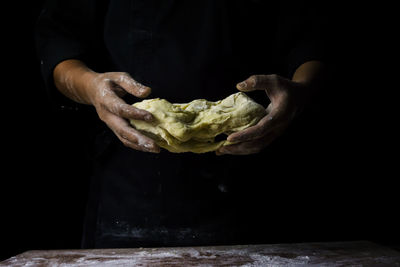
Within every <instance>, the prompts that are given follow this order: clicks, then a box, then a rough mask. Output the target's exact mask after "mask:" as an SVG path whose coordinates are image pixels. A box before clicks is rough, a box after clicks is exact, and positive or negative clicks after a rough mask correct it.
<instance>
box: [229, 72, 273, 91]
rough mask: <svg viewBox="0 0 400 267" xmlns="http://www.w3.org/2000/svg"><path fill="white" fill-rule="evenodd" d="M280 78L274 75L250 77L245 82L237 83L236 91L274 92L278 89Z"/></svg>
mask: <svg viewBox="0 0 400 267" xmlns="http://www.w3.org/2000/svg"><path fill="white" fill-rule="evenodd" d="M279 81H280V76H278V75H276V74H270V75H252V76H250V77H249V78H248V79H247V80H245V81H243V82H241V83H238V84H237V85H236V87H237V89H239V90H240V91H243V92H250V91H254V90H267V91H274V90H276V89H277V88H278V85H279Z"/></svg>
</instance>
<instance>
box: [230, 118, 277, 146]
mask: <svg viewBox="0 0 400 267" xmlns="http://www.w3.org/2000/svg"><path fill="white" fill-rule="evenodd" d="M275 114H276V112H274V111H272V112H271V113H269V114H267V115H266V116H264V117H263V118H262V119H261V120H260V121H259V122H258V123H257V124H256V125H254V126H251V127H249V128H247V129H245V130H242V131H239V132H236V133H232V134H230V135H229V136H228V137H227V140H228V141H229V142H245V141H250V140H254V139H259V138H261V137H263V136H265V135H266V134H268V132H270V131H272V130H273V129H274V128H275V126H276V125H277V121H278V120H277V119H276V118H275Z"/></svg>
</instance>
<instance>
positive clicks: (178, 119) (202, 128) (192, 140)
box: [130, 92, 266, 153]
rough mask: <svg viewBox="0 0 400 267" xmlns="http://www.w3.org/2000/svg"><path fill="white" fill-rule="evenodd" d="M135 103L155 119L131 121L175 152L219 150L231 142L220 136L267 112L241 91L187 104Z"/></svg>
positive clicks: (245, 124)
mask: <svg viewBox="0 0 400 267" xmlns="http://www.w3.org/2000/svg"><path fill="white" fill-rule="evenodd" d="M133 106H135V107H137V108H140V109H144V110H147V111H149V112H150V113H152V114H153V116H154V121H153V122H145V121H140V120H131V121H130V122H131V124H132V125H133V126H134V127H135V128H136V129H137V130H139V131H140V132H142V133H143V134H145V135H147V136H149V137H151V138H153V139H154V140H155V141H156V143H157V144H158V145H159V146H160V147H162V148H165V149H167V150H168V151H170V152H174V153H181V152H194V153H205V152H210V151H215V150H217V149H218V148H220V147H221V146H223V145H228V144H231V143H230V142H228V141H227V140H224V141H215V140H214V139H215V137H216V136H217V135H220V134H226V135H229V134H231V133H233V132H237V131H240V130H243V129H246V128H248V127H250V126H253V125H255V124H256V123H257V122H258V121H259V120H260V119H261V118H262V117H264V116H265V115H266V111H265V108H264V107H263V106H261V105H260V104H258V103H256V102H254V101H253V100H252V99H251V98H250V97H248V96H247V95H246V94H244V93H241V92H239V93H236V94H233V95H230V96H228V97H227V98H225V99H223V100H220V101H217V102H210V101H207V100H205V99H197V100H193V101H192V102H190V103H187V104H171V103H170V102H168V101H167V100H165V99H159V98H155V99H148V100H143V101H142V102H138V103H135V104H133Z"/></svg>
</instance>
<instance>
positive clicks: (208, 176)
mask: <svg viewBox="0 0 400 267" xmlns="http://www.w3.org/2000/svg"><path fill="white" fill-rule="evenodd" d="M240 3H242V2H240V1H232V2H231V1H172V0H170V1H165V0H164V1H155V0H150V1H149V0H146V1H110V4H109V7H108V12H107V15H106V19H105V30H104V38H105V44H106V47H107V51H108V52H109V59H110V65H111V66H113V68H112V70H114V71H127V72H129V73H130V74H131V76H132V77H133V78H134V79H136V80H138V81H139V82H141V83H143V84H145V85H148V86H150V87H151V88H152V89H153V90H152V95H151V96H150V97H159V98H166V99H168V100H169V101H170V102H175V103H176V102H178V103H182V102H188V101H191V100H193V99H199V98H205V99H208V100H219V99H222V98H225V97H227V96H228V95H230V94H232V93H235V92H236V89H235V84H236V83H238V82H240V81H241V80H242V79H245V78H247V76H248V75H250V74H254V73H268V71H269V70H270V69H273V67H274V66H273V64H272V63H273V60H272V55H271V54H270V53H267V52H265V51H270V50H271V49H272V48H271V47H268V43H261V42H258V41H259V40H261V39H263V38H261V36H259V33H260V32H261V29H262V28H263V27H264V26H265V17H261V16H257V14H261V11H260V10H259V9H260V6H261V4H259V3H254V2H251V3H250V2H246V4H244V3H242V5H240ZM271 8H272V7H271ZM250 14H251V15H250ZM260 20H263V23H261V22H260ZM271 21H273V20H272V19H271ZM271 23H272V22H271ZM246 25H252V26H251V27H250V28H249V27H247V26H246ZM263 25H264V26H263ZM273 26H274V25H270V27H273ZM257 27H258V28H257ZM247 47H252V48H251V49H247ZM261 47H263V49H261ZM257 48H260V49H257ZM262 51H264V53H262ZM266 62H268V63H269V64H267V63H266ZM254 97H257V96H256V94H254ZM126 101H127V102H130V103H131V102H134V101H138V100H137V99H134V98H133V97H128V98H127V99H126ZM259 101H261V102H262V101H264V102H265V101H266V97H265V95H264V94H263V95H261V99H259ZM97 142H98V144H97V149H98V151H97V156H96V158H95V161H94V175H93V177H92V179H93V186H92V193H91V197H90V201H89V206H88V216H87V220H86V224H85V229H84V231H85V235H84V240H83V247H140V246H146V247H148V246H179V245H210V244H231V243H240V242H245V240H246V239H250V240H251V239H252V240H251V241H253V242H255V239H256V237H255V236H257V235H255V236H251V235H249V233H248V231H249V229H248V228H249V227H248V223H247V224H246V223H244V222H243V218H246V215H245V214H244V213H243V212H245V211H246V210H247V211H248V210H250V209H249V208H248V207H247V208H244V211H240V208H239V207H240V205H242V206H246V205H244V204H243V203H244V202H246V201H248V200H249V194H247V195H246V194H245V191H244V186H243V183H245V182H244V181H245V180H247V182H249V180H251V179H254V180H256V179H257V178H258V177H256V176H257V174H256V169H255V168H254V167H255V166H256V164H255V162H254V161H253V164H251V166H245V165H243V164H244V162H245V160H244V159H243V158H240V157H239V158H237V157H230V156H228V157H217V156H216V155H215V154H214V153H207V154H201V155H195V154H191V153H184V154H173V153H169V152H167V151H162V152H161V153H160V154H149V153H143V152H139V151H135V150H132V149H129V148H126V147H124V146H123V145H122V144H120V142H119V141H118V140H117V138H116V137H115V136H113V134H112V133H111V132H110V131H109V130H107V129H106V130H104V132H103V133H101V134H100V135H99V136H98V137H97ZM262 157H263V155H262V154H260V155H257V158H262ZM253 160H254V159H253ZM246 168H250V169H251V171H250V172H247V173H245V174H244V175H247V177H246V178H243V177H240V176H239V175H238V174H239V173H240V170H238V169H246ZM249 176H250V177H249ZM238 188H239V190H238ZM253 193H254V191H253ZM251 194H252V193H250V195H251ZM250 205H253V206H254V203H253V204H250ZM253 215H254V214H253ZM250 218H251V217H250ZM258 221H260V220H259V219H258ZM252 225H253V226H254V223H252ZM253 232H256V231H253ZM250 240H249V241H250Z"/></svg>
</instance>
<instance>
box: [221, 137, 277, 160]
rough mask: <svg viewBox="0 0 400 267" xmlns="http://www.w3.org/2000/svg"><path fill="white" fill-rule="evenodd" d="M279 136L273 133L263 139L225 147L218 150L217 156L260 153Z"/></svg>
mask: <svg viewBox="0 0 400 267" xmlns="http://www.w3.org/2000/svg"><path fill="white" fill-rule="evenodd" d="M278 136H279V133H278V132H272V133H270V134H269V135H267V136H265V137H263V138H261V139H257V140H252V141H248V142H243V143H238V144H233V145H227V146H223V147H221V148H220V149H218V150H217V151H216V153H217V155H224V154H230V155H250V154H255V153H259V152H260V151H261V150H262V149H264V148H265V147H267V146H268V145H270V144H271V143H272V142H273V141H274V140H275V139H276V138H277V137H278Z"/></svg>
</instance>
